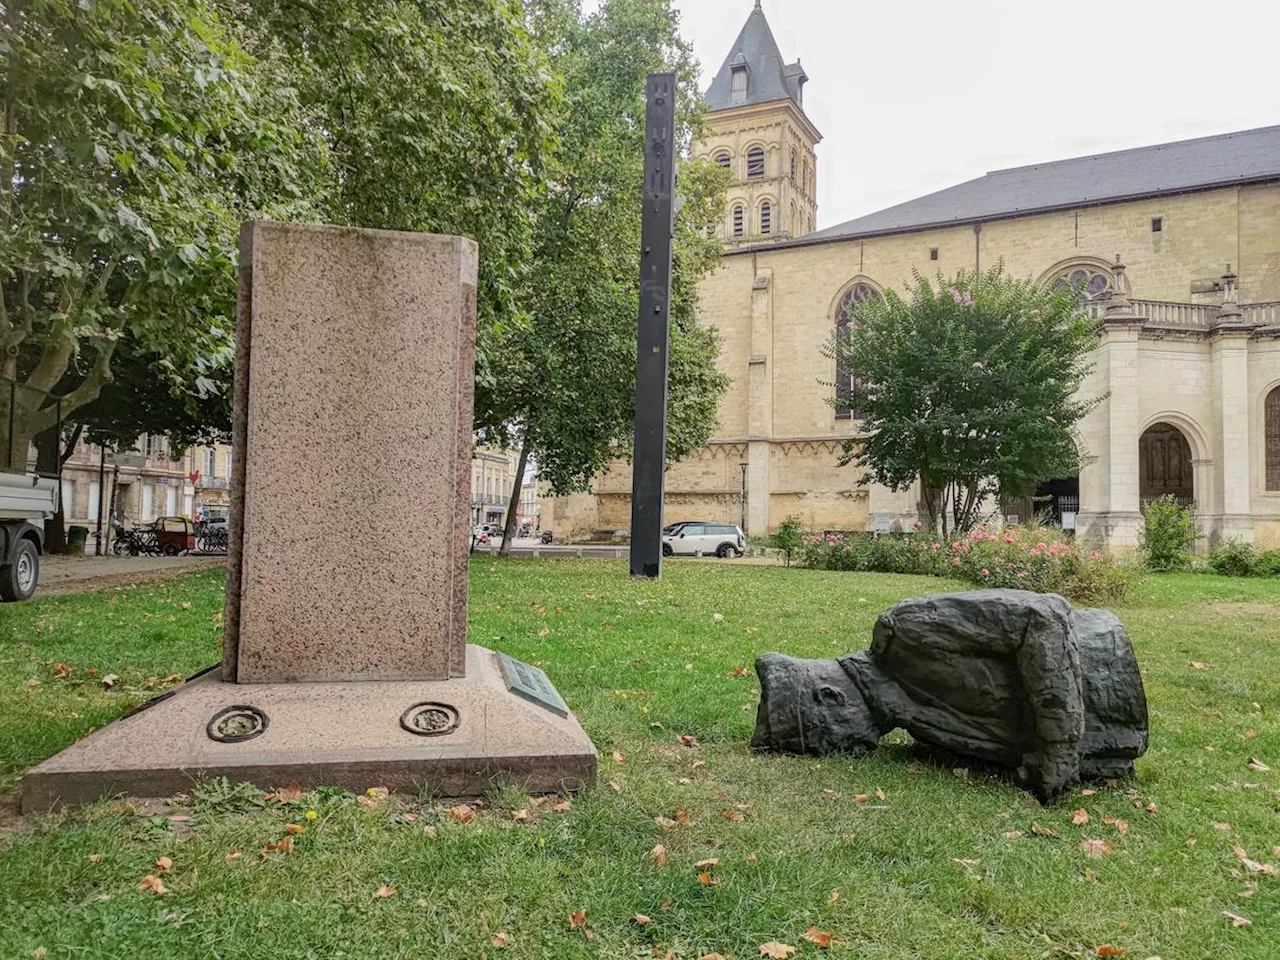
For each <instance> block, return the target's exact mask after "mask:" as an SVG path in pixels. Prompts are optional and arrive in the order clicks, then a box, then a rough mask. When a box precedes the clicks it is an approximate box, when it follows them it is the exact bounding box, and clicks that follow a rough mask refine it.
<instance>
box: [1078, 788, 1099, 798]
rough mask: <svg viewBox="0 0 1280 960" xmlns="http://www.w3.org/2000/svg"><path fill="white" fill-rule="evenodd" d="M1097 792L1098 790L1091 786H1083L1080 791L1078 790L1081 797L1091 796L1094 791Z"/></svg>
mask: <svg viewBox="0 0 1280 960" xmlns="http://www.w3.org/2000/svg"><path fill="white" fill-rule="evenodd" d="M1097 792H1098V791H1097V790H1094V789H1093V788H1092V787H1085V788H1084V789H1083V790H1081V791H1080V796H1082V797H1092V796H1093V795H1094V794H1095V793H1097Z"/></svg>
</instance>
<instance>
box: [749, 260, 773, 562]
mask: <svg viewBox="0 0 1280 960" xmlns="http://www.w3.org/2000/svg"><path fill="white" fill-rule="evenodd" d="M772 357H773V271H772V270H769V269H767V268H765V269H761V270H760V271H759V272H758V273H757V274H756V277H755V280H754V281H753V282H752V284H751V353H750V356H749V357H748V359H747V529H746V532H747V533H749V534H751V535H753V536H764V535H765V534H767V533H768V532H769V501H770V499H771V495H772V478H771V477H770V470H769V466H770V465H769V459H770V457H771V456H772V447H773V444H772V443H771V442H770V441H771V440H772V438H773V362H772Z"/></svg>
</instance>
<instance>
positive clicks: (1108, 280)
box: [1053, 264, 1116, 303]
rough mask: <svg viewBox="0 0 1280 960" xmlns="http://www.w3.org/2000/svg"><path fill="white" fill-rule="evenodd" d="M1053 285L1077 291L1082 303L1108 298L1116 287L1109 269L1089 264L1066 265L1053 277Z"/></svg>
mask: <svg viewBox="0 0 1280 960" xmlns="http://www.w3.org/2000/svg"><path fill="white" fill-rule="evenodd" d="M1053 285H1054V286H1055V287H1069V288H1070V289H1072V290H1075V291H1077V293H1078V295H1079V297H1080V300H1081V302H1083V303H1092V302H1095V301H1098V300H1109V299H1111V295H1112V294H1113V293H1115V289H1116V288H1115V279H1114V277H1113V276H1112V274H1111V271H1110V270H1103V269H1102V268H1100V267H1095V266H1092V265H1089V264H1081V265H1079V266H1073V267H1067V268H1066V269H1065V270H1063V271H1062V272H1061V273H1059V274H1058V276H1057V277H1056V278H1055V279H1054V281H1053Z"/></svg>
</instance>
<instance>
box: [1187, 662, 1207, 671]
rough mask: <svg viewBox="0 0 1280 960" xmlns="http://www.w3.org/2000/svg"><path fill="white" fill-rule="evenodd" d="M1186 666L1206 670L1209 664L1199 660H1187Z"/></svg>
mask: <svg viewBox="0 0 1280 960" xmlns="http://www.w3.org/2000/svg"><path fill="white" fill-rule="evenodd" d="M1187 666H1189V667H1190V668H1191V669H1192V670H1208V669H1209V665H1208V664H1207V663H1201V662H1200V661H1199V660H1188V661H1187Z"/></svg>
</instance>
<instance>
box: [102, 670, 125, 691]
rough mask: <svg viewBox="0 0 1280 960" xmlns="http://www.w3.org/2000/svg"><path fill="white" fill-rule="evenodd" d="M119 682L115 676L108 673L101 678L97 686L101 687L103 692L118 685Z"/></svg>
mask: <svg viewBox="0 0 1280 960" xmlns="http://www.w3.org/2000/svg"><path fill="white" fill-rule="evenodd" d="M119 681H120V678H119V677H118V676H116V675H115V674H114V673H108V674H107V675H106V676H105V677H103V678H102V679H101V680H100V681H98V685H99V686H100V687H102V689H103V690H110V689H111V688H112V687H114V686H115V685H116V684H117V683H119Z"/></svg>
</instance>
